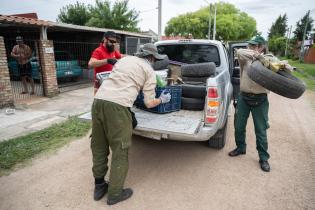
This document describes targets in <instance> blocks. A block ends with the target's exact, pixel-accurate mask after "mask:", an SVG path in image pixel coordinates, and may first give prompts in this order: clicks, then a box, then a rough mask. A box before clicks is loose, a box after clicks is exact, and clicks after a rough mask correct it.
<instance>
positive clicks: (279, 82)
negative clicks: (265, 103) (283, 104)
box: [248, 61, 305, 99]
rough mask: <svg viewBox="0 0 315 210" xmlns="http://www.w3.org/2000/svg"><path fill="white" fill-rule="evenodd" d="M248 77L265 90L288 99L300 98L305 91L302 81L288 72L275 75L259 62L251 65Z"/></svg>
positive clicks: (279, 72)
mask: <svg viewBox="0 0 315 210" xmlns="http://www.w3.org/2000/svg"><path fill="white" fill-rule="evenodd" d="M248 76H249V78H251V79H252V80H253V81H255V82H256V83H258V84H259V85H261V86H263V87H264V88H266V89H268V90H270V91H272V92H274V93H276V94H279V95H281V96H284V97H287V98H291V99H296V98H299V97H300V96H301V95H302V94H303V93H304V91H305V84H304V83H303V82H302V81H301V80H300V79H298V78H296V77H295V76H293V75H292V74H290V73H288V72H286V71H278V73H274V72H273V71H271V70H269V69H267V68H266V67H264V66H263V65H262V64H261V63H260V62H259V61H255V62H253V63H252V64H251V66H250V69H249V71H248Z"/></svg>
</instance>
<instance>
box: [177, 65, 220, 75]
mask: <svg viewBox="0 0 315 210" xmlns="http://www.w3.org/2000/svg"><path fill="white" fill-rule="evenodd" d="M215 69H216V66H215V64H214V63H213V62H209V63H196V64H187V65H182V66H181V72H182V76H183V77H209V76H211V75H214V74H215Z"/></svg>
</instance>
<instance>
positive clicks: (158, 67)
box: [153, 58, 170, 70]
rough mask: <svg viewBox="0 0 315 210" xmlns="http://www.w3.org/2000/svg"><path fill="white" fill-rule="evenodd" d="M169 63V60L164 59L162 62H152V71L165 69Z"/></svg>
mask: <svg viewBox="0 0 315 210" xmlns="http://www.w3.org/2000/svg"><path fill="white" fill-rule="evenodd" d="M169 63H170V60H169V59H168V58H165V59H163V60H158V61H156V62H154V64H153V69H154V70H163V69H167V67H168V65H169Z"/></svg>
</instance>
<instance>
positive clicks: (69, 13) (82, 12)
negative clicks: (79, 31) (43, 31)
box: [57, 2, 90, 26]
mask: <svg viewBox="0 0 315 210" xmlns="http://www.w3.org/2000/svg"><path fill="white" fill-rule="evenodd" d="M89 19H90V12H89V10H88V8H87V6H85V4H84V3H79V2H76V3H75V4H73V5H71V4H70V5H67V6H65V7H62V8H61V9H60V14H59V15H58V18H57V21H58V22H63V23H69V24H75V25H82V26H84V25H85V24H86V23H87V22H88V20H89Z"/></svg>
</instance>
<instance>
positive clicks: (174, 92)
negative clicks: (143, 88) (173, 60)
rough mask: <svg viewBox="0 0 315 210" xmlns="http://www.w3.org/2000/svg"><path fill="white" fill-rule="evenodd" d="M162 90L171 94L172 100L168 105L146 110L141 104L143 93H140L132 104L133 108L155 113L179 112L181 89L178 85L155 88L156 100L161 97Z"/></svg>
mask: <svg viewBox="0 0 315 210" xmlns="http://www.w3.org/2000/svg"><path fill="white" fill-rule="evenodd" d="M163 90H166V92H169V93H171V96H172V98H171V101H170V102H169V103H165V104H160V105H158V106H156V107H154V108H151V109H148V108H147V107H146V106H145V105H144V102H143V93H142V92H140V94H139V95H138V97H137V100H136V101H135V103H134V104H135V106H136V107H137V108H140V109H143V110H146V111H149V112H155V113H169V112H174V111H179V110H180V107H181V95H182V87H181V86H179V85H173V86H166V87H163V88H161V87H157V88H155V92H156V98H158V97H159V96H160V95H161V93H162V91H163Z"/></svg>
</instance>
